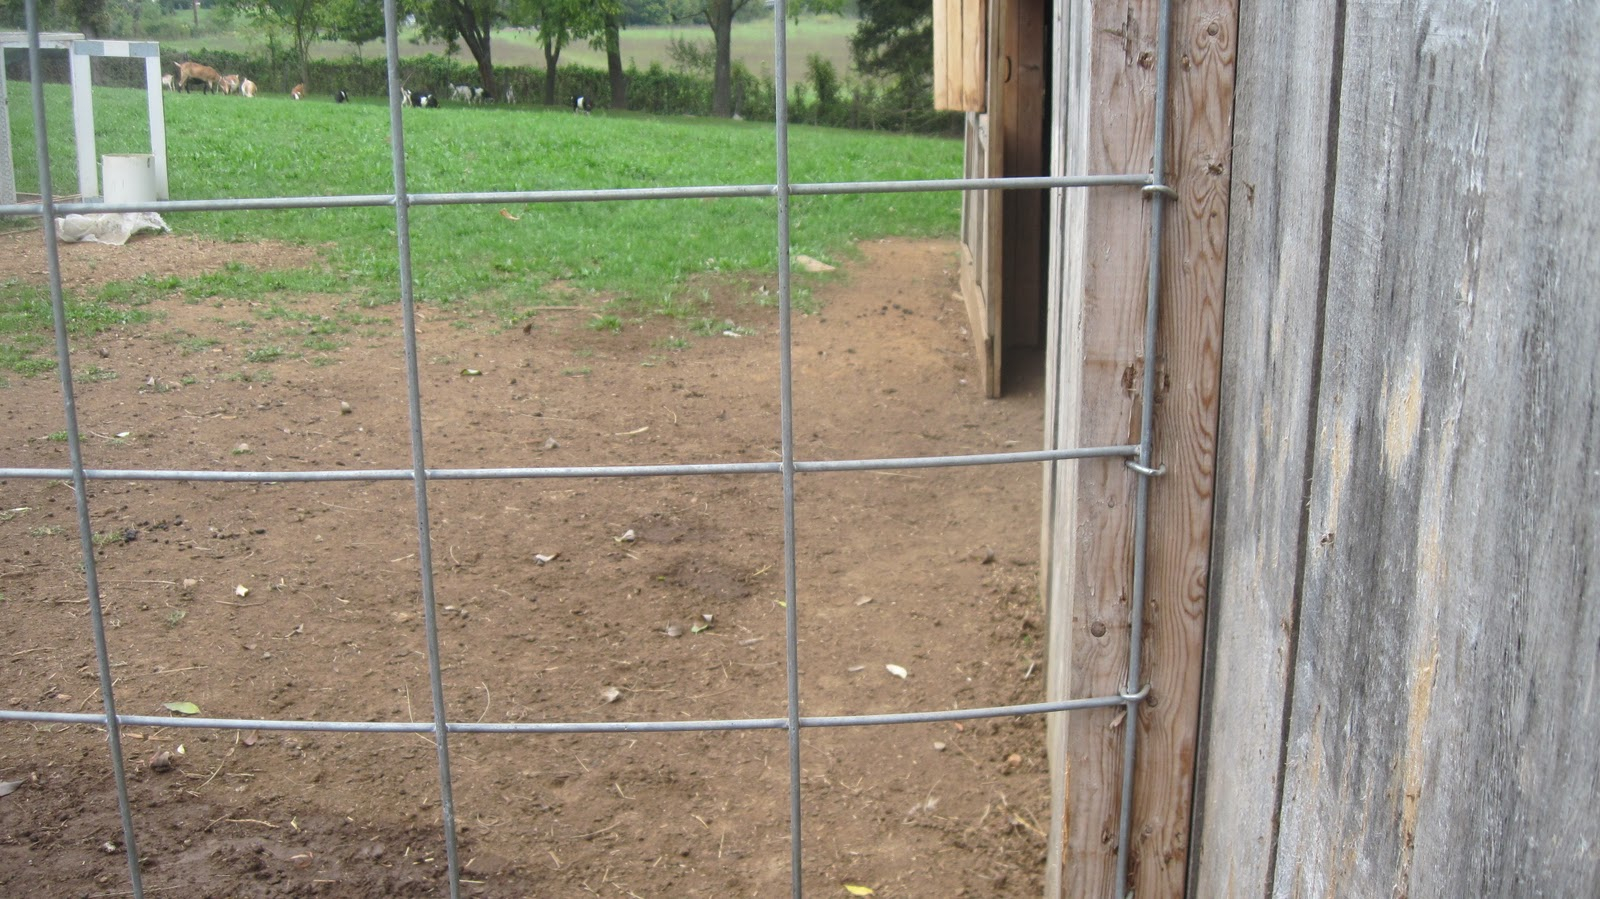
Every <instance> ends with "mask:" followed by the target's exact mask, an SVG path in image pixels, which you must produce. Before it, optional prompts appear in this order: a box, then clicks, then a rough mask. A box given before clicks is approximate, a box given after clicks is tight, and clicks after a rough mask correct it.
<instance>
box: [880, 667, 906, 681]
mask: <svg viewBox="0 0 1600 899" xmlns="http://www.w3.org/2000/svg"><path fill="white" fill-rule="evenodd" d="M883 667H885V668H887V669H889V673H890V674H892V675H894V676H895V677H898V678H900V679H901V680H905V679H906V674H907V673H908V672H907V671H906V670H905V669H904V668H901V667H900V666H899V665H885V666H883Z"/></svg>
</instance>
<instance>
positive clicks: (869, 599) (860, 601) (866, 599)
mask: <svg viewBox="0 0 1600 899" xmlns="http://www.w3.org/2000/svg"><path fill="white" fill-rule="evenodd" d="M869 602H872V597H870V596H863V597H861V598H860V599H858V600H856V605H858V606H864V605H866V604H867V603H869Z"/></svg>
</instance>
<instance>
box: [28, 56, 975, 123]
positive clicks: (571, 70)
mask: <svg viewBox="0 0 1600 899" xmlns="http://www.w3.org/2000/svg"><path fill="white" fill-rule="evenodd" d="M179 59H185V60H187V59H193V60H195V61H198V62H204V63H205V64H206V65H209V66H212V67H213V68H215V69H217V71H219V72H222V73H224V74H232V73H239V74H242V75H244V76H245V77H247V78H249V79H250V80H252V81H254V82H255V83H256V88H257V90H258V92H260V93H263V94H287V93H289V90H290V89H291V88H292V87H294V85H296V84H298V83H299V81H300V68H299V64H298V63H297V62H296V60H295V59H294V58H293V57H292V55H290V54H277V55H276V56H275V57H271V56H260V55H251V54H244V53H234V52H230V51H225V50H202V51H200V52H198V53H194V54H191V55H186V56H183V57H178V56H163V57H162V63H163V66H164V68H163V71H167V72H171V71H176V70H175V69H174V68H173V66H172V63H173V62H175V61H178V60H179ZM7 61H8V62H9V63H11V64H12V65H10V66H8V68H20V71H16V72H13V73H11V75H10V77H11V78H12V79H13V80H14V82H15V81H16V80H21V81H23V82H26V80H27V77H28V76H27V71H26V67H25V65H24V66H20V67H19V66H17V65H16V63H18V62H19V60H18V59H16V58H14V57H11V56H10V55H9V54H8V59H7ZM45 62H46V66H45V77H46V78H47V79H49V80H52V81H55V80H65V78H66V66H65V59H64V56H63V57H62V58H61V59H60V60H52V59H50V58H48V57H47V58H46V60H45ZM310 75H311V80H310V82H309V85H308V87H309V90H310V91H311V92H312V93H313V94H332V93H333V92H334V91H335V90H343V91H346V92H348V93H350V94H351V95H352V96H358V97H360V96H369V97H376V96H382V95H384V94H385V93H386V92H387V91H388V77H387V69H386V66H385V62H384V60H382V59H355V58H346V59H338V60H314V61H313V62H312V63H311V65H310ZM495 75H496V77H497V78H498V80H499V82H500V89H501V91H502V92H504V91H505V89H506V88H507V87H509V88H510V89H511V90H512V95H513V97H514V98H515V102H516V103H518V104H538V103H541V102H542V101H543V97H544V81H545V73H544V70H543V69H542V68H528V67H522V66H496V67H495ZM94 78H95V83H96V84H106V85H115V86H124V87H137V86H142V85H143V84H144V67H143V64H142V62H141V61H138V60H117V59H101V60H96V61H95V66H94ZM627 78H628V108H629V109H634V110H638V111H641V112H649V113H653V114H656V115H698V116H709V115H710V114H711V80H710V79H709V78H707V77H704V76H702V75H698V74H691V73H685V72H678V71H668V70H667V69H665V68H663V67H662V66H661V65H659V64H652V65H651V66H650V67H649V68H648V69H640V68H638V67H637V66H630V67H629V68H628V71H627ZM400 79H401V82H402V83H403V84H404V85H405V86H407V87H409V88H411V89H412V90H419V89H424V88H431V89H433V90H435V91H437V92H439V94H440V96H441V97H442V98H443V99H444V100H445V101H446V102H449V97H448V96H446V95H445V94H446V92H447V90H448V85H451V84H477V83H478V82H479V78H478V69H477V66H475V65H471V64H468V63H464V62H462V61H460V60H457V59H447V58H445V57H441V56H436V55H433V54H428V55H425V56H415V57H407V58H405V59H402V60H400ZM732 88H733V106H734V110H735V112H737V113H738V115H740V116H741V117H743V118H745V119H749V120H752V121H768V122H770V121H772V119H773V116H774V109H775V106H776V104H775V102H774V97H775V96H776V93H775V87H774V85H773V80H772V78H771V77H770V76H760V77H758V76H756V75H754V74H752V73H751V72H750V71H749V69H748V68H746V67H745V66H743V65H740V64H738V63H735V64H734V69H733V85H732ZM579 94H582V95H584V96H587V97H592V98H594V101H595V106H596V107H597V108H606V107H609V106H611V105H612V104H611V79H610V76H609V75H608V74H607V73H606V72H604V71H602V70H600V69H595V68H590V67H587V66H574V65H568V66H561V67H559V68H558V69H557V72H556V91H555V97H556V103H557V104H560V105H564V104H565V103H566V102H567V101H568V99H569V98H571V97H574V96H577V95H579ZM790 94H791V96H790V100H789V120H790V121H791V122H802V123H806V124H818V125H832V126H836V127H841V128H857V129H868V130H883V131H903V132H914V133H920V134H945V135H959V134H960V133H961V123H962V119H961V116H960V114H959V113H948V112H937V111H935V110H934V109H933V104H932V98H931V96H929V92H927V91H907V90H899V89H896V88H894V87H890V88H881V87H878V86H876V85H874V84H870V83H853V84H851V85H850V87H849V90H848V91H846V90H844V89H843V86H842V85H841V83H840V80H839V78H838V77H837V75H836V74H835V73H834V72H833V70H832V67H831V66H830V65H828V64H827V63H826V61H825V60H821V59H820V58H818V57H814V58H813V59H812V60H811V65H810V67H809V71H808V74H807V78H806V79H805V80H804V81H803V82H801V83H800V84H797V85H791V87H790Z"/></svg>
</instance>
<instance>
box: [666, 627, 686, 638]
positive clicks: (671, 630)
mask: <svg viewBox="0 0 1600 899" xmlns="http://www.w3.org/2000/svg"><path fill="white" fill-rule="evenodd" d="M665 633H666V635H667V636H669V637H681V636H683V628H682V627H681V626H680V625H676V624H669V625H667V629H666V632H665Z"/></svg>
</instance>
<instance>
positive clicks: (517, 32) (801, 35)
mask: <svg viewBox="0 0 1600 899" xmlns="http://www.w3.org/2000/svg"><path fill="white" fill-rule="evenodd" d="M855 30H856V22H855V20H854V19H845V18H841V17H839V16H832V15H823V16H802V17H801V19H800V21H799V22H794V21H790V22H789V24H788V28H787V29H786V31H787V38H788V44H787V46H788V51H787V52H788V57H789V77H790V78H791V79H800V78H803V77H804V76H805V66H806V60H807V59H808V58H809V57H810V56H811V55H812V54H820V55H821V56H822V57H823V58H825V59H827V60H828V61H830V62H832V63H833V65H834V68H835V69H836V70H838V72H839V73H840V74H841V75H842V74H844V73H846V72H849V71H850V70H851V68H850V65H851V64H850V44H849V41H850V35H852V34H854V33H855ZM773 31H774V28H773V23H772V22H771V21H770V20H769V21H764V22H741V23H739V24H736V25H734V26H733V41H732V46H731V52H732V55H733V58H734V59H736V60H740V61H742V62H743V63H744V64H745V66H746V67H747V68H748V69H749V70H750V71H751V72H753V73H755V74H757V75H760V74H763V73H767V74H770V73H772V71H773V69H774V66H773V64H772V62H773ZM673 38H677V39H679V40H687V41H697V42H700V43H704V44H707V45H709V44H710V42H711V29H709V28H707V27H705V26H704V25H699V24H692V25H684V26H675V27H664V26H663V27H649V28H626V29H623V31H622V58H623V62H624V64H628V63H632V64H634V65H636V66H638V67H639V68H641V69H647V68H649V67H650V65H651V64H652V63H660V64H661V65H662V66H663V67H665V68H671V67H672V59H671V57H670V56H669V55H668V52H667V45H668V43H669V42H670V41H671V40H672V39H673ZM260 43H261V42H260V41H259V40H256V39H254V38H251V37H248V36H243V35H240V34H232V35H211V36H208V37H201V38H187V39H181V40H164V41H162V42H161V46H162V49H163V50H167V51H177V52H190V53H195V52H199V51H201V50H203V49H211V50H229V51H233V52H239V53H247V52H260V51H261V49H262V48H261V46H260ZM490 48H491V50H492V52H493V54H494V62H495V65H497V66H526V67H528V68H532V69H535V70H538V71H543V70H544V51H543V49H541V47H540V45H539V35H538V32H537V31H534V30H533V29H521V28H515V29H503V30H501V31H496V32H495V33H494V35H493V37H492V38H491V39H490ZM444 52H445V45H444V44H443V43H442V42H437V41H435V42H413V41H411V40H405V39H402V41H401V44H400V53H401V55H402V56H421V55H422V54H424V53H434V54H437V55H440V56H443V55H444ZM355 53H356V48H355V47H354V45H351V44H344V43H337V42H334V41H317V42H315V43H313V44H312V48H311V55H312V57H313V58H316V59H339V58H343V57H348V56H353V55H355ZM360 54H361V56H362V57H364V58H367V59H380V58H382V56H383V41H381V40H379V41H372V42H370V43H367V44H364V45H362V47H361V48H360ZM460 58H461V59H462V61H463V62H466V63H468V64H470V63H471V62H472V56H471V54H469V53H467V52H466V51H465V50H462V51H461V53H460ZM561 64H563V65H582V66H589V67H591V68H596V69H604V68H605V67H606V55H605V53H604V51H601V50H596V49H594V48H593V47H590V46H589V44H588V43H587V42H583V43H579V44H575V45H573V46H569V47H567V48H566V49H565V50H563V51H562V52H561Z"/></svg>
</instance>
